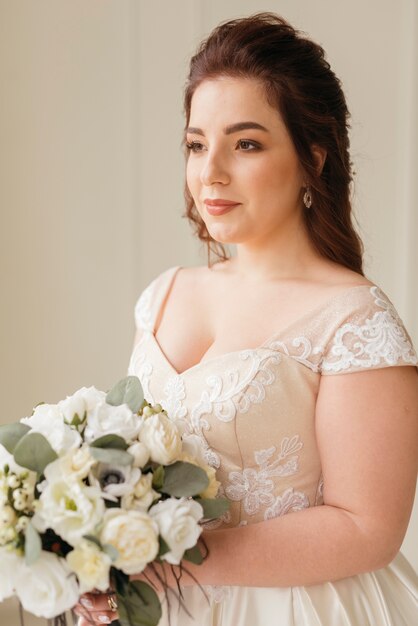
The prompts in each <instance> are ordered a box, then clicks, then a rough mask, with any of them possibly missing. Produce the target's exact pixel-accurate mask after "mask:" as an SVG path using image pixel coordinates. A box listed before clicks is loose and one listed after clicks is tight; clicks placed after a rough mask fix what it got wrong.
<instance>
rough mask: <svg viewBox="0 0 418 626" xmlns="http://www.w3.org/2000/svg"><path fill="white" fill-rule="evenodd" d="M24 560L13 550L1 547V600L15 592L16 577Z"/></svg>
mask: <svg viewBox="0 0 418 626" xmlns="http://www.w3.org/2000/svg"><path fill="white" fill-rule="evenodd" d="M23 562H24V559H23V558H22V557H21V556H19V555H18V554H16V552H14V551H13V550H8V549H7V548H0V602H3V600H5V599H6V598H10V596H12V595H13V594H14V587H15V578H16V576H17V575H18V572H19V569H20V567H21V566H22V564H23Z"/></svg>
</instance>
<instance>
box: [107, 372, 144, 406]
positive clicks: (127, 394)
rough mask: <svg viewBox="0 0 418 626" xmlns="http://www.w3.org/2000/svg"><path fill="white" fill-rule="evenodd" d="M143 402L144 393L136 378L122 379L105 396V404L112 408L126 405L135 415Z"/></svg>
mask: <svg viewBox="0 0 418 626" xmlns="http://www.w3.org/2000/svg"><path fill="white" fill-rule="evenodd" d="M143 401H144V391H143V389H142V385H141V383H140V381H139V378H138V377H137V376H127V377H126V378H122V380H120V381H119V382H118V383H116V385H115V386H114V387H112V389H111V390H110V391H109V392H108V393H107V395H106V402H107V403H108V404H111V405H112V406H119V405H120V404H127V405H128V406H129V408H130V409H131V411H132V412H133V413H137V412H138V411H139V409H140V408H141V405H142V403H143Z"/></svg>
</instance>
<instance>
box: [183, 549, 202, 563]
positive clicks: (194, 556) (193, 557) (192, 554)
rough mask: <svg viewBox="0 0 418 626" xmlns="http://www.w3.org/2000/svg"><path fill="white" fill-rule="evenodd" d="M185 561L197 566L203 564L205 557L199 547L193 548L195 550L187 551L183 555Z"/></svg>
mask: <svg viewBox="0 0 418 626" xmlns="http://www.w3.org/2000/svg"><path fill="white" fill-rule="evenodd" d="M183 559H185V560H186V561H190V563H194V564H195V565H200V564H201V563H203V555H202V553H201V552H200V550H199V548H198V547H197V546H193V548H189V550H186V551H185V553H184V555H183Z"/></svg>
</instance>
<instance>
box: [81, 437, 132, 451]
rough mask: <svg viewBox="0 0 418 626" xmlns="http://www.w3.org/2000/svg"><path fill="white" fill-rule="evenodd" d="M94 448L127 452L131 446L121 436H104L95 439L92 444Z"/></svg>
mask: <svg viewBox="0 0 418 626" xmlns="http://www.w3.org/2000/svg"><path fill="white" fill-rule="evenodd" d="M90 445H91V446H92V447H93V448H112V449H114V450H127V448H129V444H127V443H126V441H125V439H124V438H123V437H120V436H119V435H113V434H110V435H103V437H99V438H98V439H95V440H94V441H93V442H92V443H91V444H90Z"/></svg>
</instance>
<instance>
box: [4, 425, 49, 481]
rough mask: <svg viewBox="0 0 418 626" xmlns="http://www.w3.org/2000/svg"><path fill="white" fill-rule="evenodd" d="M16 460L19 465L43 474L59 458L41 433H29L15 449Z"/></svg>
mask: <svg viewBox="0 0 418 626" xmlns="http://www.w3.org/2000/svg"><path fill="white" fill-rule="evenodd" d="M13 456H14V459H15V461H16V463H17V464H18V465H21V466H22V467H26V468H27V469H30V470H32V471H33V472H37V473H38V474H43V472H44V469H45V468H46V466H47V465H49V463H52V461H55V459H57V458H58V455H57V453H56V452H55V451H54V450H53V449H52V448H51V445H50V443H49V441H48V440H47V439H46V438H45V437H44V436H43V435H41V434H40V433H34V432H29V433H27V434H26V435H24V436H23V437H22V439H21V440H20V441H19V442H18V443H17V444H16V447H15V449H14V454H13Z"/></svg>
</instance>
